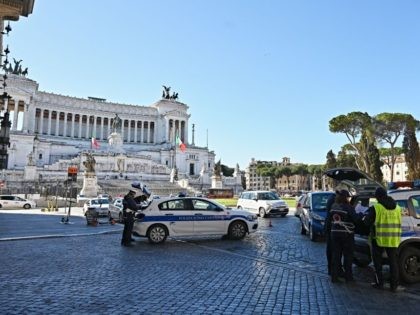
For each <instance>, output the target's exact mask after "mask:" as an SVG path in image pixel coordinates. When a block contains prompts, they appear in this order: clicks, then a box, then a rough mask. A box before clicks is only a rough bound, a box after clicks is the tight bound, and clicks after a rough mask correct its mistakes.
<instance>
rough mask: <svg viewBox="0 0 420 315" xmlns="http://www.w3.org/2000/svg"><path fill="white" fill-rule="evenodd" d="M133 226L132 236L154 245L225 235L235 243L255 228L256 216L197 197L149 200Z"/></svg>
mask: <svg viewBox="0 0 420 315" xmlns="http://www.w3.org/2000/svg"><path fill="white" fill-rule="evenodd" d="M137 217H141V218H139V219H138V220H137V221H136V222H135V223H134V228H133V234H134V235H137V236H144V237H147V238H148V239H149V242H150V243H153V244H158V243H162V242H164V241H165V240H166V238H167V237H168V236H198V235H226V236H227V237H228V238H230V239H234V240H238V239H242V238H244V237H245V235H246V234H247V233H252V232H255V231H256V230H257V228H258V221H257V216H256V215H254V214H252V213H250V212H248V211H244V210H237V209H231V208H227V207H225V206H223V205H221V204H219V203H217V202H215V201H214V200H209V199H206V198H199V197H174V198H165V199H163V198H162V199H152V200H151V201H150V204H149V206H148V207H147V208H146V209H144V210H143V211H142V212H140V213H139V214H138V215H137Z"/></svg>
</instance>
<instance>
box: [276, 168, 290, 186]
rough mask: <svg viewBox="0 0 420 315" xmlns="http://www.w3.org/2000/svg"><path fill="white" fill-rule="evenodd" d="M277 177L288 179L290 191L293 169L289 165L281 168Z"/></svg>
mask: <svg viewBox="0 0 420 315" xmlns="http://www.w3.org/2000/svg"><path fill="white" fill-rule="evenodd" d="M277 175H278V176H279V177H283V176H285V177H286V184H287V190H290V176H292V168H291V167H290V166H288V165H282V166H279V167H278V171H277Z"/></svg>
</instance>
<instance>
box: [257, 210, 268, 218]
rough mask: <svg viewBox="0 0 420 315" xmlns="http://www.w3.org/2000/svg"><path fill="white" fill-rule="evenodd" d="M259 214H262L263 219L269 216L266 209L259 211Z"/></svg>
mask: <svg viewBox="0 0 420 315" xmlns="http://www.w3.org/2000/svg"><path fill="white" fill-rule="evenodd" d="M258 213H259V214H260V217H261V218H265V217H266V216H267V213H265V209H264V208H260V209H259V210H258Z"/></svg>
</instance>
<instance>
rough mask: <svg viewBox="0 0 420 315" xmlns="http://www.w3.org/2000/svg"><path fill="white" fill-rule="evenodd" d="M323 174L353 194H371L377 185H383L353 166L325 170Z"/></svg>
mask: <svg viewBox="0 0 420 315" xmlns="http://www.w3.org/2000/svg"><path fill="white" fill-rule="evenodd" d="M324 175H325V176H328V177H330V178H332V179H334V180H335V181H336V182H337V185H340V186H344V187H343V188H346V189H348V190H349V191H350V192H351V193H352V194H353V195H354V194H357V195H358V196H366V195H369V196H373V195H374V194H375V190H376V188H378V187H382V188H385V187H383V186H382V185H381V184H380V183H378V182H377V181H375V180H373V179H372V178H370V177H369V175H367V174H366V173H364V172H362V171H361V170H358V169H357V168H353V167H339V168H332V169H329V170H326V171H325V172H324Z"/></svg>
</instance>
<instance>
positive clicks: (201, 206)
mask: <svg viewBox="0 0 420 315" xmlns="http://www.w3.org/2000/svg"><path fill="white" fill-rule="evenodd" d="M192 203H193V207H194V209H195V210H217V209H218V207H217V206H216V205H215V204H212V203H210V202H207V201H205V200H200V199H196V200H193V202H192Z"/></svg>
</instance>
